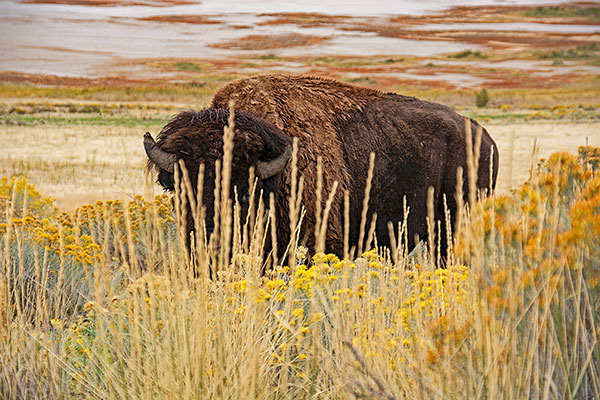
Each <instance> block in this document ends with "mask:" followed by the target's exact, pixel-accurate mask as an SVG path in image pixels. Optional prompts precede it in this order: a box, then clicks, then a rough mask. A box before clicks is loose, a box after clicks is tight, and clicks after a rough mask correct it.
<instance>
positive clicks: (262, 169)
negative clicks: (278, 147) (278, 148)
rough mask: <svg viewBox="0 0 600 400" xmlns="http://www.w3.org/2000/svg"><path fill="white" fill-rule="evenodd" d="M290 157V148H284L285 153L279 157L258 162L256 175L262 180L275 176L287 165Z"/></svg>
mask: <svg viewBox="0 0 600 400" xmlns="http://www.w3.org/2000/svg"><path fill="white" fill-rule="evenodd" d="M291 157H292V146H286V147H285V151H284V152H283V153H281V155H280V156H279V157H277V158H274V159H272V160H271V161H266V162H263V161H259V162H258V164H257V166H256V169H257V171H258V174H259V175H260V177H261V178H262V179H267V178H270V177H272V176H274V175H277V174H278V173H280V172H281V171H283V169H284V168H285V166H286V165H287V163H288V161H290V158H291Z"/></svg>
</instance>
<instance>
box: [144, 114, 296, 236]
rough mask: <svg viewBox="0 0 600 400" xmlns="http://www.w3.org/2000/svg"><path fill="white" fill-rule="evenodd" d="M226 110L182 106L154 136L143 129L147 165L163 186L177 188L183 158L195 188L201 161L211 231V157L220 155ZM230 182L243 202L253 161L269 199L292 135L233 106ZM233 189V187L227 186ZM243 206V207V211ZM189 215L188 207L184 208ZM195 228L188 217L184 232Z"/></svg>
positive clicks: (245, 202) (212, 174)
mask: <svg viewBox="0 0 600 400" xmlns="http://www.w3.org/2000/svg"><path fill="white" fill-rule="evenodd" d="M228 118H229V111H227V110H223V109H215V108H208V109H205V110H202V111H200V112H193V111H186V112H182V113H180V114H179V115H177V116H176V117H174V118H173V119H172V120H171V121H170V122H169V123H168V124H167V125H166V126H165V127H164V128H163V129H162V130H161V132H160V133H159V135H158V140H157V141H156V142H155V141H154V139H152V136H151V135H150V133H148V132H147V133H146V134H145V135H144V148H145V150H146V154H147V155H148V167H149V168H154V169H156V170H157V171H158V182H159V183H160V184H161V185H162V187H163V188H164V189H165V190H167V191H171V192H172V191H174V190H175V178H174V173H175V164H176V163H177V162H178V161H179V160H183V162H184V163H185V166H186V168H187V170H188V173H189V176H190V181H191V184H192V188H194V190H196V189H195V188H196V187H197V182H198V169H199V166H200V164H204V166H205V173H204V187H203V190H202V193H203V198H202V202H203V204H204V206H205V207H206V228H207V231H208V233H210V232H212V227H213V226H212V225H213V224H212V221H213V216H214V209H213V208H214V188H215V176H216V172H215V167H214V166H215V162H216V161H217V160H219V159H221V158H222V157H223V129H224V127H225V126H227V125H228ZM233 142H234V149H233V161H232V170H231V186H232V188H231V189H232V190H233V187H234V186H235V187H237V193H238V194H239V195H240V196H241V197H242V199H240V200H242V201H241V202H242V206H243V208H244V206H246V207H247V199H248V198H247V194H248V192H249V183H248V178H249V169H250V167H252V166H254V167H255V170H256V175H257V177H258V178H259V185H260V187H259V190H257V192H260V189H262V192H263V196H264V198H265V199H268V196H269V194H270V192H273V191H276V190H277V188H278V175H279V174H280V173H281V171H283V169H284V168H285V166H286V165H287V163H288V161H289V159H290V157H291V153H292V141H291V139H290V137H289V136H287V135H285V134H284V133H283V132H282V131H281V130H280V129H279V128H277V127H276V126H275V125H273V124H271V123H269V122H267V121H265V120H263V119H260V118H258V117H256V116H254V115H252V114H250V113H246V112H243V111H236V113H235V118H234V140H233ZM231 193H233V191H232V192H231ZM245 211H246V210H242V212H243V213H245ZM187 215H188V219H190V218H191V213H188V214H187ZM193 229H194V224H193V221H190V220H188V221H187V231H188V232H187V233H188V239H189V233H190V232H191V231H192V230H193Z"/></svg>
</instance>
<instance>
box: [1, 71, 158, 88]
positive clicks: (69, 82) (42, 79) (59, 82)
mask: <svg viewBox="0 0 600 400" xmlns="http://www.w3.org/2000/svg"><path fill="white" fill-rule="evenodd" d="M0 82H10V83H27V84H31V85H40V86H69V87H95V86H115V87H119V86H136V85H140V86H142V85H143V86H148V85H149V84H150V83H151V82H148V81H146V80H136V79H130V78H125V77H121V76H111V77H103V78H98V79H89V78H73V77H68V76H56V75H45V74H26V73H21V72H0Z"/></svg>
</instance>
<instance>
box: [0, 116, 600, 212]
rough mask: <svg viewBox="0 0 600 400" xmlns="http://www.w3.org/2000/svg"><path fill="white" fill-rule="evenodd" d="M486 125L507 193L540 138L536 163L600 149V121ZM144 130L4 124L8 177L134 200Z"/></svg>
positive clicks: (62, 198)
mask: <svg viewBox="0 0 600 400" xmlns="http://www.w3.org/2000/svg"><path fill="white" fill-rule="evenodd" d="M484 125H485V126H486V128H487V129H488V131H489V132H490V133H491V134H492V136H493V137H494V139H495V140H496V143H497V144H498V147H499V150H500V172H499V176H498V184H497V189H498V191H499V192H507V191H508V190H509V188H511V187H515V186H518V185H520V184H522V183H523V182H524V181H526V180H527V179H528V177H529V174H530V169H531V165H532V157H533V145H534V142H535V141H536V140H537V148H538V152H537V158H536V161H537V160H539V158H544V157H548V156H549V155H550V154H552V153H553V152H556V151H559V150H564V151H569V152H576V151H577V148H578V147H579V146H582V145H585V144H586V142H587V143H589V144H590V145H594V146H600V134H599V132H600V122H583V123H566V122H556V121H546V122H536V123H515V124H491V123H484ZM147 128H148V130H151V131H153V132H154V131H155V130H156V127H147ZM143 132H145V129H141V128H140V127H135V128H128V127H110V126H109V127H102V126H93V127H85V126H81V127H73V126H63V127H60V126H37V127H17V126H1V127H0V147H1V148H2V149H3V151H2V153H1V154H0V176H10V175H13V174H23V175H25V176H26V177H27V179H28V180H29V181H30V182H32V183H34V184H35V185H36V186H37V188H38V190H39V191H40V192H41V193H42V194H45V195H50V196H52V197H54V198H56V205H57V206H58V207H59V208H61V209H64V210H73V209H75V208H76V207H78V206H80V205H83V204H90V203H94V202H96V201H98V200H112V199H120V200H122V201H128V200H131V199H132V198H133V197H134V196H135V195H136V194H142V195H144V194H145V190H146V187H145V174H144V171H145V162H146V160H145V155H144V151H143V147H142V140H141V138H142V133H143ZM511 148H512V149H513V150H511ZM74 149H77V150H74ZM511 153H512V155H511ZM511 160H512V161H511ZM154 190H155V191H156V193H159V192H160V191H161V189H160V188H159V187H158V186H154Z"/></svg>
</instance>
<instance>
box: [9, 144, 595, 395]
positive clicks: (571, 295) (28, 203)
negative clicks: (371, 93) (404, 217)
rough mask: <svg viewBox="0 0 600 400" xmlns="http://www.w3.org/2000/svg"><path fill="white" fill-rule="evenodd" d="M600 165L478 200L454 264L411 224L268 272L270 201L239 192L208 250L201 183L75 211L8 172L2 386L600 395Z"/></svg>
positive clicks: (58, 390)
mask: <svg viewBox="0 0 600 400" xmlns="http://www.w3.org/2000/svg"><path fill="white" fill-rule="evenodd" d="M599 167H600V149H599V148H581V149H580V151H579V156H575V155H569V154H567V153H557V154H555V155H553V156H552V157H551V158H550V159H549V160H548V161H547V162H545V163H544V164H543V165H541V166H540V167H539V169H538V170H537V172H536V173H535V174H534V176H533V179H532V180H531V181H530V182H529V183H528V184H526V185H524V186H522V187H521V188H519V190H518V191H516V192H514V193H513V194H512V195H497V196H495V197H493V198H491V199H488V200H486V201H485V202H480V203H478V204H477V205H476V206H474V207H472V209H471V210H470V212H468V213H467V212H465V211H466V210H463V214H462V217H461V220H462V223H461V224H460V225H459V229H458V232H457V234H456V235H457V236H456V244H455V246H454V250H453V252H452V253H451V254H449V256H448V260H449V265H448V266H447V268H445V269H440V268H439V265H438V262H437V261H436V259H437V257H436V256H435V253H434V252H430V251H428V250H427V247H425V248H424V249H422V250H421V251H419V252H417V253H416V254H411V255H408V254H407V253H406V251H405V249H404V247H403V243H404V242H403V239H402V237H403V231H402V229H401V226H399V227H398V232H397V234H396V233H392V234H393V235H394V237H395V243H397V245H396V246H395V247H394V248H393V249H392V250H391V251H389V250H388V251H382V252H379V253H378V252H377V250H375V249H373V250H370V251H367V252H366V253H364V254H362V255H361V256H360V257H358V258H356V259H343V260H340V259H339V258H338V257H336V256H334V255H330V254H323V253H318V252H317V253H316V254H315V255H314V256H313V257H312V258H310V257H309V255H308V253H309V252H307V250H308V249H305V248H301V247H298V248H295V247H294V248H295V251H294V252H292V254H295V256H293V257H290V258H289V259H287V260H282V262H281V263H277V264H275V265H272V269H271V272H270V273H269V274H267V276H264V277H261V276H260V273H259V271H260V269H261V267H262V264H263V259H264V255H263V254H262V248H263V246H262V243H263V240H270V238H274V237H275V236H271V235H270V234H269V232H268V228H269V226H270V222H269V220H267V222H266V223H263V222H261V221H263V216H262V214H263V211H262V210H263V209H262V206H258V208H257V209H253V210H251V213H250V217H249V218H250V220H252V221H255V223H253V224H247V223H245V222H244V221H239V220H238V219H236V217H235V215H236V211H235V209H231V208H229V207H225V206H224V204H221V205H220V206H221V207H220V209H221V210H222V212H221V215H220V216H219V218H218V221H219V224H218V226H220V227H221V228H220V230H219V228H217V232H219V231H220V232H222V233H221V234H220V235H218V236H217V237H214V238H212V239H211V243H217V244H218V245H217V246H215V247H210V246H208V247H207V246H206V244H205V241H204V238H203V237H202V235H200V236H199V237H198V238H197V242H196V247H195V251H194V252H193V257H188V256H187V253H186V251H185V250H184V248H185V245H184V243H183V240H182V232H183V229H184V228H183V224H182V223H181V222H180V221H181V220H182V215H181V212H180V211H179V210H182V209H183V208H185V207H183V205H184V204H185V202H186V201H190V200H191V199H192V198H191V197H189V196H188V194H187V193H186V191H185V190H182V191H179V192H178V193H177V196H176V199H177V201H176V205H177V206H176V211H175V212H174V213H173V212H172V211H171V207H170V201H169V199H168V198H167V197H166V196H164V195H163V196H157V197H152V195H151V194H148V195H147V197H146V198H147V199H149V200H144V198H142V197H136V198H135V199H133V200H132V201H130V202H129V203H121V202H119V201H108V202H96V203H95V204H93V205H89V206H84V207H81V208H79V209H78V210H77V211H75V212H71V213H60V212H59V210H58V209H56V208H55V207H54V205H53V201H52V199H50V198H47V197H45V196H44V195H43V194H40V193H39V192H38V191H37V190H36V189H35V188H34V187H33V186H31V185H30V184H29V183H27V181H26V180H24V179H12V180H8V179H4V180H2V181H1V182H0V200H1V201H2V203H1V205H2V214H1V215H2V216H1V217H0V218H1V221H2V223H1V224H0V232H1V233H2V240H1V243H0V259H1V260H2V261H1V262H2V275H1V277H0V310H1V312H0V319H1V321H2V323H1V324H0V365H2V368H0V393H1V394H2V397H3V398H102V399H106V398H114V399H117V398H119V399H123V398H132V399H139V398H148V399H150V398H172V399H187V398H190V399H192V398H257V399H259V398H260V399H263V398H264V399H273V398H314V397H317V398H332V399H338V398H349V397H355V398H369V399H393V398H431V399H440V398H499V397H507V398H531V397H534V398H544V399H559V398H560V399H562V398H577V399H587V398H594V397H596V396H597V395H598V393H600V365H599V364H598V360H599V359H600V357H599V356H600V348H599V346H598V339H599V334H600V332H599V330H598V326H599V325H598V321H597V316H598V312H599V311H600V310H599V305H600V289H599V288H600V286H599V279H600V270H599V269H598V266H599V265H600V263H599V262H598V261H599V258H600V242H599V241H598V238H600V220H599V219H598V215H600V195H599V193H600V175H599V174H600V170H599ZM228 168H229V166H228V165H225V166H224V178H223V179H227V178H226V177H227V172H226V171H228ZM182 188H185V184H182ZM149 192H151V190H149ZM471 195H472V196H475V193H473V194H471ZM216 197H217V199H219V197H220V196H216ZM195 200H196V201H199V199H195ZM217 201H219V200H217ZM197 207H198V208H197V209H198V210H200V209H201V208H200V207H201V205H200V204H199V203H198V205H197ZM194 210H196V208H194ZM295 217H296V218H297V217H298V215H295ZM322 224H323V226H324V227H325V228H324V229H323V230H322V232H323V233H322V234H325V232H326V224H327V220H326V218H324V219H323V222H322ZM227 227H230V228H232V229H231V230H230V229H227ZM392 230H394V229H392ZM230 238H233V241H230ZM372 239H373V238H371V237H368V235H367V238H366V240H367V241H368V242H372ZM213 241H215V242H213ZM278 245H279V246H281V245H284V246H285V245H286V243H279V244H278ZM289 245H290V246H295V243H294V242H292V243H290V244H289ZM213 249H218V250H213ZM311 252H312V249H311ZM225 260H226V261H225ZM267 263H268V264H271V263H273V260H272V259H271V258H270V257H268V258H267ZM209 265H210V266H211V267H212V268H214V269H215V270H216V271H217V276H218V277H219V279H217V280H209V279H208V273H207V269H208V268H209ZM194 270H196V271H198V275H197V276H195V275H194V273H193V271H194Z"/></svg>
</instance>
